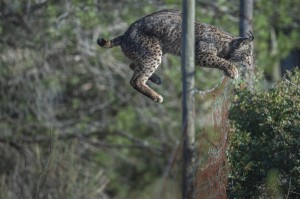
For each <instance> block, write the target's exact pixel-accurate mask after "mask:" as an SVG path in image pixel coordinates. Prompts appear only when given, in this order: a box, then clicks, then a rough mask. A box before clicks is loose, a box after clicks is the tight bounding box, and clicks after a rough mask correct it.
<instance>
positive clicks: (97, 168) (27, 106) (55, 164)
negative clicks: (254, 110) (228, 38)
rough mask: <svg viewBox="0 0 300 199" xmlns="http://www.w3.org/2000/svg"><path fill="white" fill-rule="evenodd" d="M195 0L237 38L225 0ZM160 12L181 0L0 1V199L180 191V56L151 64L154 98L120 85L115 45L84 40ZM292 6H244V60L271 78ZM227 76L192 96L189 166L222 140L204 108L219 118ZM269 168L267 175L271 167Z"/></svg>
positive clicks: (233, 6)
mask: <svg viewBox="0 0 300 199" xmlns="http://www.w3.org/2000/svg"><path fill="white" fill-rule="evenodd" d="M196 2H197V3H196V7H197V10H196V13H197V14H196V19H197V20H199V21H202V22H205V23H209V24H213V25H216V26H219V27H221V28H222V29H224V30H226V31H228V32H231V33H232V34H235V35H238V20H239V5H238V3H237V1H233V0H230V1H225V0H214V1H209V2H207V1H202V0H197V1H196ZM166 8H174V9H179V10H180V9H181V1H179V0H151V1H141V0H130V1H129V0H107V1H103V0H86V1H79V0H63V1H59V0H0V19H1V21H0V24H1V26H0V33H1V38H0V65H1V67H0V132H1V133H0V159H1V161H0V198H1V199H2V198H3V199H6V198H9V199H14V198H25V199H27V198H28V199H29V198H74V199H76V198H145V199H147V198H180V189H179V187H180V177H181V174H180V165H181V164H180V140H181V124H180V122H181V107H180V106H181V74H180V59H179V58H178V57H174V56H166V57H165V58H164V60H163V63H162V66H161V67H160V69H159V71H158V73H159V74H160V75H161V76H162V77H163V80H164V83H163V85H162V86H160V87H159V86H156V85H152V86H153V87H154V88H155V89H156V90H158V91H159V92H160V93H161V94H162V95H163V96H164V103H163V104H154V103H153V102H152V101H150V100H148V99H146V98H144V97H143V96H142V95H140V94H139V93H137V92H136V91H134V90H133V89H132V88H131V87H130V85H129V83H128V82H129V80H130V78H131V75H132V72H131V71H130V70H129V69H128V65H129V60H127V59H126V58H125V57H124V56H123V55H122V53H121V50H120V49H119V48H114V49H100V48H98V46H97V45H96V42H95V41H96V39H97V38H98V37H99V36H100V35H101V36H103V37H105V38H113V37H114V36H118V35H120V34H122V33H123V32H124V31H125V30H126V29H127V28H128V26H129V25H130V24H131V23H132V22H134V21H135V20H137V19H139V18H140V17H142V16H144V15H146V14H149V13H151V12H154V11H157V10H162V9H166ZM299 8H300V5H299V3H297V1H296V0H290V1H281V0H273V1H264V0H257V1H255V9H254V12H255V13H254V21H253V24H254V35H255V61H256V65H257V71H263V73H264V74H265V76H266V77H267V79H268V80H277V79H278V78H279V77H280V75H279V73H278V72H279V71H280V70H279V64H280V60H282V59H284V58H285V57H287V56H288V55H289V52H291V51H292V50H293V52H294V51H295V50H297V49H299V45H300V43H299V41H300V35H299V29H300V27H299V23H300V18H299V13H298V11H299ZM296 57H297V56H296ZM221 76H222V73H221V72H220V71H217V70H213V69H203V68H199V69H198V71H197V79H196V82H197V89H200V90H206V89H209V88H211V87H212V86H213V85H215V84H216V83H218V82H219V81H220V78H221ZM232 83H233V82H232V81H230V82H229V83H228V84H227V87H226V88H227V89H226V90H225V91H224V92H221V93H220V94H219V95H218V97H216V96H215V97H205V98H203V96H202V95H200V94H196V95H197V99H196V109H197V110H196V112H197V115H196V117H195V120H196V123H197V132H198V138H197V139H198V140H199V141H198V142H199V148H200V149H201V153H200V152H199V155H201V158H200V159H199V165H205V162H210V163H212V162H214V160H215V159H214V157H219V156H218V154H219V151H218V146H219V145H220V144H221V143H224V142H225V141H226V140H221V141H220V134H218V133H217V132H221V131H219V130H216V126H217V127H219V129H224V126H220V125H219V126H218V125H216V123H218V124H220V121H222V118H223V119H224V117H218V114H216V113H223V114H221V115H222V116H224V115H225V116H227V115H226V114H225V113H226V111H225V109H226V110H227V109H228V107H229V103H228V102H229V101H230V100H229V95H230V93H231V91H230V89H229V88H230V87H231V85H232ZM236 83H238V82H236ZM295 84H299V82H295ZM269 86H270V82H269V81H265V80H261V81H260V87H261V88H268V87H269ZM296 90H297V89H296ZM287 91H289V90H287ZM274 92H275V91H274ZM276 92H277V91H276ZM276 92H275V93H276ZM278 92H279V91H278ZM282 92H283V91H282ZM290 94H291V93H290ZM237 95H238V96H239V95H240V93H238V94H237ZM245 95H246V94H243V92H241V97H240V96H239V99H240V98H241V99H244V98H243V96H245ZM249 95H250V94H249ZM257 95H258V96H259V95H263V96H265V95H267V94H257ZM295 95H297V92H296V91H295ZM250 96H251V95H250ZM254 96H255V95H254ZM298 96H299V93H298ZM245 98H247V97H245ZM250 99H252V98H250ZM264 99H266V100H267V99H269V98H267V97H266V98H264ZM279 100H283V101H284V99H279ZM224 102H226V103H224ZM245 103H246V102H245ZM250 103H252V102H250ZM257 103H258V104H259V103H262V102H260V101H258V102H257ZM270 103H271V102H270ZM245 106H246V105H245ZM260 106H262V105H260ZM270 106H273V104H270ZM298 108H299V107H298ZM222 111H225V112H222ZM295 111H298V113H299V109H298V110H297V109H295ZM214 115H215V116H214ZM216 115H217V116H216ZM213 116H214V118H219V120H218V119H215V120H214V119H212V118H213ZM255 117H256V115H255ZM285 117H288V118H289V116H288V115H285ZM295 117H296V116H295ZM297 117H298V116H297ZM220 118H221V119H220ZM285 121H289V120H288V119H286V120H285ZM271 122H272V121H271ZM273 123H275V122H273ZM273 123H272V124H273ZM270 125H271V124H270ZM275 127H276V128H277V126H275ZM226 128H228V126H227V127H226ZM278 128H279V127H278ZM280 128H281V127H280ZM298 129H299V128H298ZM237 132H239V130H237ZM241 132H244V131H241ZM298 132H299V131H298ZM270 136H272V135H270ZM242 137H243V136H242ZM238 139H239V135H237V137H236V138H233V142H232V143H239V141H238ZM245 139H246V138H245ZM269 139H271V138H269ZM222 141H223V142H222ZM243 141H245V143H247V141H249V140H247V139H246V140H243ZM257 144H259V143H257ZM298 144H299V143H296V146H295V147H298V148H299V145H298ZM222 146H223V147H226V145H222ZM232 147H234V144H233V145H232ZM230 149H231V148H229V150H230ZM262 150H263V149H262ZM264 150H269V148H268V149H264ZM298 151H299V150H298ZM298 155H299V154H298ZM229 157H234V154H233V155H232V156H229ZM298 159H299V158H298ZM233 160H234V159H232V161H233ZM222 161H225V160H223V159H222ZM230 161H231V160H230ZM239 161H240V160H236V162H235V163H232V164H238V163H243V162H239ZM298 165H299V163H298ZM238 167H240V165H237V169H238ZM207 168H209V166H207V167H206V171H207ZM251 168H252V167H251ZM268 168H269V167H266V168H263V169H265V170H266V172H269V171H267V169H268ZM272 168H273V167H272ZM204 170H205V169H204ZM254 171H255V170H254ZM273 171H274V172H275V173H276V172H277V173H278V175H279V173H280V168H277V170H276V169H275V170H273ZM208 173H209V172H208ZM296 174H298V175H299V172H298V173H296ZM232 175H233V177H232V178H234V173H233V174H232ZM203 176H205V175H204V174H203V173H202V174H201V173H200V174H199V179H200V178H201V179H202V178H204V177H203ZM296 177H297V176H295V178H291V179H292V180H291V182H292V183H293V186H296V184H294V181H293V180H295V179H296ZM204 179H205V178H204ZM298 179H299V178H298ZM246 180H249V179H246ZM289 180H290V178H287V181H288V182H290V181H289ZM215 181H218V179H215ZM237 182H239V181H237ZM224 183H225V182H224ZM229 185H231V184H230V183H229ZM298 185H299V182H298ZM237 186H239V185H238V184H237V185H233V187H232V190H234V189H236V187H237ZM276 186H277V185H276ZM278 186H279V185H278ZM280 186H281V184H280ZM205 188H206V187H205V185H203V184H202V185H201V190H204V191H203V192H205ZM206 189H207V188H206ZM237 194H238V193H237Z"/></svg>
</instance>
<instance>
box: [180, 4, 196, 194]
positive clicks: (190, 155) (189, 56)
mask: <svg viewBox="0 0 300 199" xmlns="http://www.w3.org/2000/svg"><path fill="white" fill-rule="evenodd" d="M182 8H183V17H182V52H181V72H182V90H183V99H182V131H183V132H182V133H183V136H182V137H183V175H182V198H183V199H193V198H195V197H194V195H195V124H194V118H195V103H194V101H195V99H194V95H193V92H192V91H193V89H194V84H195V55H194V54H195V0H183V7H182Z"/></svg>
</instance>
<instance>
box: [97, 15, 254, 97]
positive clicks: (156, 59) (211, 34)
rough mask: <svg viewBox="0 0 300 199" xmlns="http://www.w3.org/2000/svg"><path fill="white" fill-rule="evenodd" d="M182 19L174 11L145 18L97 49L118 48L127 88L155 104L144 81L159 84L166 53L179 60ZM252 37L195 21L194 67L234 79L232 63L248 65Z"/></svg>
mask: <svg viewBox="0 0 300 199" xmlns="http://www.w3.org/2000/svg"><path fill="white" fill-rule="evenodd" d="M181 34H182V15H181V13H180V12H179V11H177V10H163V11H159V12H156V13H153V14H150V15H148V16H145V17H143V18H141V19H139V20H137V21H136V22H134V23H133V24H132V25H131V26H130V27H129V28H128V30H127V31H126V32H125V33H124V34H123V35H121V36H119V37H116V38H114V39H112V40H105V39H103V38H99V39H98V40H97V43H98V45H100V46H101V47H104V48H111V47H114V46H121V49H122V51H123V53H124V55H125V56H126V57H128V58H129V59H130V60H131V61H132V63H131V64H130V66H129V68H130V69H131V70H133V71H134V74H133V77H132V78H131V80H130V84H131V85H132V87H133V88H135V89H136V90H137V91H139V92H140V93H142V94H144V95H146V96H147V97H149V98H151V99H152V100H154V101H155V102H162V101H163V97H162V96H161V95H159V94H158V93H157V92H155V91H154V90H153V89H152V88H150V87H149V86H148V85H147V84H146V82H147V81H148V80H150V81H152V82H153V83H156V84H161V83H162V80H161V78H160V77H159V76H158V75H156V74H155V73H154V72H155V70H156V69H157V68H158V66H159V65H160V63H161V60H162V56H163V55H164V54H166V53H169V54H173V55H177V56H180V52H181V43H182V42H181ZM253 39H254V37H253V35H252V33H251V34H250V35H249V37H246V38H242V37H234V36H233V35H231V34H229V33H227V32H224V31H222V30H221V29H219V28H217V27H215V26H211V25H208V24H205V23H201V22H198V21H195V64H196V65H198V66H202V67H210V68H217V69H220V70H222V71H224V73H225V75H227V76H228V77H230V78H233V79H235V78H237V77H238V70H237V68H236V65H235V63H237V62H241V63H242V65H243V66H247V65H249V64H250V56H251V45H250V43H251V42H252V41H253Z"/></svg>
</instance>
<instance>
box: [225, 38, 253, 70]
mask: <svg viewBox="0 0 300 199" xmlns="http://www.w3.org/2000/svg"><path fill="white" fill-rule="evenodd" d="M250 34H251V35H250V37H249V38H238V39H235V40H233V41H232V42H231V45H230V50H229V52H228V54H227V58H228V60H229V61H231V62H236V63H241V64H242V66H243V67H246V68H249V67H250V66H251V64H252V41H253V39H254V37H253V35H252V33H250Z"/></svg>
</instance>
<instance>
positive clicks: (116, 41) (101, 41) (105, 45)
mask: <svg viewBox="0 0 300 199" xmlns="http://www.w3.org/2000/svg"><path fill="white" fill-rule="evenodd" d="M122 38H123V35H121V36H119V37H116V38H114V39H112V40H105V39H103V38H98V39H97V44H98V45H99V46H101V47H103V48H112V47H114V46H119V45H120V44H121V42H122Z"/></svg>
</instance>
